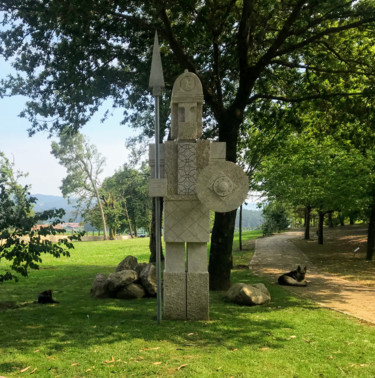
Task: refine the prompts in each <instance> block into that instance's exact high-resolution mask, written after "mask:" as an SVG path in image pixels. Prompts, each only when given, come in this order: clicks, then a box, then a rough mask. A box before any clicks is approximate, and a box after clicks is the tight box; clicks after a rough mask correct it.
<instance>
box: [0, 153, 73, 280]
mask: <svg viewBox="0 0 375 378" xmlns="http://www.w3.org/2000/svg"><path fill="white" fill-rule="evenodd" d="M22 176H25V175H24V174H22V173H19V172H15V171H14V164H13V163H11V162H10V161H9V160H8V159H7V158H6V157H5V155H4V154H3V153H2V152H0V261H1V260H3V259H4V260H8V261H10V264H9V265H7V266H5V267H4V266H3V267H2V269H1V271H0V283H2V282H4V281H7V280H12V279H15V280H18V277H17V276H16V275H14V274H13V273H12V271H14V272H16V273H19V274H21V275H22V276H27V274H28V271H29V270H30V269H38V268H39V264H40V263H41V262H42V259H41V255H42V254H44V253H49V254H51V255H53V256H55V257H59V256H69V249H71V248H74V247H73V244H72V243H71V240H73V239H78V238H79V236H74V237H69V238H68V239H61V240H60V241H59V242H58V243H51V242H50V241H49V240H48V239H46V238H44V236H47V235H51V234H52V235H56V234H57V233H62V232H65V230H62V229H55V228H54V225H56V224H57V223H60V221H59V219H57V218H58V217H62V216H63V215H64V213H65V212H64V210H63V209H59V210H56V209H54V210H48V211H44V212H42V213H36V214H34V213H33V210H32V208H33V204H34V203H35V202H36V198H35V197H31V196H30V194H29V192H28V190H29V186H27V185H26V186H21V185H20V184H19V183H18V181H17V180H18V179H19V178H20V177H22ZM51 218H53V219H54V222H53V223H52V225H51V226H49V227H44V228H41V229H40V230H39V231H36V230H34V226H35V225H36V224H37V223H38V222H39V221H43V220H44V221H45V220H47V219H51Z"/></svg>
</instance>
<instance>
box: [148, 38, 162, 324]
mask: <svg viewBox="0 0 375 378" xmlns="http://www.w3.org/2000/svg"><path fill="white" fill-rule="evenodd" d="M164 86H165V85H164V75H163V68H162V65H161V57H160V50H159V40H158V33H157V32H156V31H155V38H154V47H153V51H152V61H151V73H150V81H149V87H150V88H151V89H152V95H153V97H154V99H155V178H156V179H160V159H159V129H160V125H159V122H160V121H159V103H160V97H161V91H162V88H164ZM155 239H156V279H157V313H156V318H157V322H158V324H160V323H161V256H160V255H161V253H160V244H161V225H160V197H155Z"/></svg>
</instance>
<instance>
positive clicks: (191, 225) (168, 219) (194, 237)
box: [164, 201, 210, 243]
mask: <svg viewBox="0 0 375 378" xmlns="http://www.w3.org/2000/svg"><path fill="white" fill-rule="evenodd" d="M209 219H210V217H209V211H208V210H207V209H206V208H204V206H203V205H202V203H201V202H200V201H165V203H164V240H165V241H166V242H201V243H204V242H208V241H209V237H210V222H209Z"/></svg>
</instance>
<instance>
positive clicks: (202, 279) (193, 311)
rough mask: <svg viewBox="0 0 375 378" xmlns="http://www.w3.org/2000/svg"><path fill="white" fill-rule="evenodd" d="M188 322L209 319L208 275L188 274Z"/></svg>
mask: <svg viewBox="0 0 375 378" xmlns="http://www.w3.org/2000/svg"><path fill="white" fill-rule="evenodd" d="M186 276H187V281H186V282H187V284H186V285H187V295H186V297H187V311H186V318H187V319H188V320H208V319H209V296H210V295H209V278H208V277H209V276H208V273H186Z"/></svg>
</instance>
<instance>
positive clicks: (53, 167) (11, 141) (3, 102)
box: [0, 57, 138, 196]
mask: <svg viewBox="0 0 375 378" xmlns="http://www.w3.org/2000/svg"><path fill="white" fill-rule="evenodd" d="M10 72H12V68H11V66H10V64H9V63H8V62H5V61H4V60H3V59H2V58H1V57H0V78H4V77H5V76H6V75H7V74H9V73H10ZM26 101H27V98H26V97H21V96H17V97H10V98H9V97H7V98H2V99H1V98H0V151H2V152H4V153H5V155H6V157H7V158H8V159H10V160H11V161H14V164H15V168H16V169H17V170H19V171H22V172H24V173H28V177H27V178H25V179H23V180H22V181H21V183H22V184H24V185H25V184H30V185H31V190H30V191H31V193H32V194H48V195H56V196H61V191H60V189H59V187H60V186H61V181H62V179H63V178H64V177H65V176H66V170H65V168H64V167H62V166H61V165H59V163H58V161H57V159H56V158H55V157H54V156H53V155H51V153H50V151H51V143H52V141H53V140H56V138H55V139H49V138H48V133H40V132H39V133H36V134H35V135H34V136H32V137H29V136H28V132H27V129H29V128H30V123H29V122H28V121H27V120H26V119H24V118H20V117H18V115H19V113H20V112H21V111H22V110H23V109H24V108H25V103H26ZM105 109H106V108H103V110H102V111H100V110H99V112H98V113H97V114H96V115H95V116H94V117H93V118H92V119H91V120H90V122H89V123H88V124H87V125H85V126H84V127H83V128H82V129H81V133H82V134H84V135H85V136H86V137H88V139H89V141H90V144H94V145H95V146H96V147H97V149H98V151H99V152H100V153H101V155H102V156H104V157H105V158H106V165H105V167H104V171H103V174H102V176H101V177H100V179H101V180H103V179H104V178H105V177H108V176H111V175H112V174H113V173H115V171H116V170H118V169H119V168H120V167H121V166H122V165H123V164H124V163H125V162H126V160H127V157H128V152H127V150H126V147H125V140H126V138H128V137H129V136H131V135H132V133H133V134H134V133H138V131H137V130H133V129H130V128H129V127H126V126H124V125H120V122H121V119H122V111H121V110H120V109H117V110H116V112H115V113H114V115H113V116H112V117H109V118H108V119H107V120H106V121H105V122H104V123H101V121H100V119H101V117H102V115H103V114H104V111H105Z"/></svg>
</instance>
